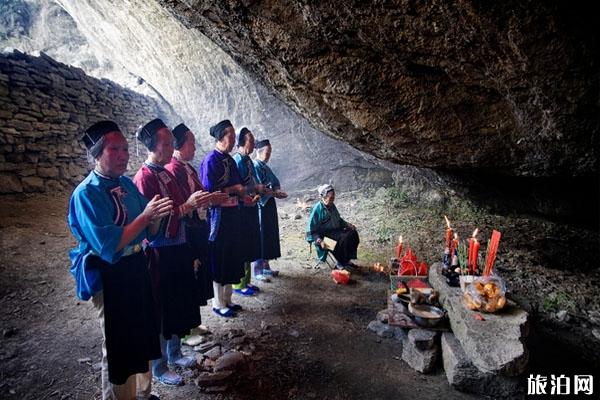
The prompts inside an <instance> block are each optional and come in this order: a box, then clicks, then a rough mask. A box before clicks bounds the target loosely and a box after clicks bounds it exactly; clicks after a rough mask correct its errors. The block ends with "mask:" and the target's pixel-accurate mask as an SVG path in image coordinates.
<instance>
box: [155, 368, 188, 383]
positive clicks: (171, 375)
mask: <svg viewBox="0 0 600 400" xmlns="http://www.w3.org/2000/svg"><path fill="white" fill-rule="evenodd" d="M155 379H156V380H157V381H158V382H160V383H162V384H163V385H167V386H179V385H182V384H183V378H182V377H181V375H179V374H178V373H175V372H173V371H167V372H165V373H164V374H162V375H160V376H157V377H155Z"/></svg>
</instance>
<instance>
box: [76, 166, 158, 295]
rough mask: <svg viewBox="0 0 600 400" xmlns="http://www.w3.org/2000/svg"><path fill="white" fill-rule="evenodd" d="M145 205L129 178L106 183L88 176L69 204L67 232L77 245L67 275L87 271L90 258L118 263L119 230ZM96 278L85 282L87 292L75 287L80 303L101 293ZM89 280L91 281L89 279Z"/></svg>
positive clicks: (94, 175)
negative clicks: (68, 229) (95, 256)
mask: <svg viewBox="0 0 600 400" xmlns="http://www.w3.org/2000/svg"><path fill="white" fill-rule="evenodd" d="M147 203H148V200H146V199H145V198H144V196H142V195H141V194H140V192H139V191H138V190H137V188H136V187H135V185H134V184H133V182H132V181H131V179H130V178H128V177H126V176H121V177H119V178H118V179H106V178H103V177H100V176H99V175H98V174H97V173H96V172H94V171H92V172H90V174H89V175H88V176H87V177H86V178H85V179H84V180H83V181H82V182H81V183H80V184H79V185H78V186H77V187H76V188H75V190H74V191H73V194H72V195H71V199H70V201H69V216H68V222H69V228H70V229H71V232H72V233H73V236H74V237H75V239H77V241H78V242H79V246H78V247H77V248H75V249H73V250H71V251H70V254H69V255H70V258H71V265H72V267H71V273H73V274H75V273H79V272H82V273H83V272H84V271H87V270H88V266H87V260H88V257H89V256H90V255H92V254H95V255H97V256H98V257H100V258H101V259H102V260H104V261H106V262H107V263H109V264H115V263H116V262H117V261H119V259H120V258H121V256H122V255H123V250H121V251H117V246H118V245H119V242H120V241H121V236H122V235H123V229H124V227H125V225H127V224H129V223H131V222H132V221H133V220H134V219H135V218H136V217H137V216H138V215H140V214H141V213H142V211H144V208H145V207H146V204H147ZM147 236H148V234H147V231H145V230H144V231H142V232H141V233H140V234H139V235H138V236H137V237H136V238H135V240H134V241H133V242H132V244H136V243H137V244H139V243H141V242H142V240H144V238H146V237H147ZM96 278H97V279H96V280H95V281H94V282H92V281H90V282H89V284H90V288H89V289H91V290H86V288H84V287H77V296H78V297H79V298H80V299H82V300H89V299H90V297H91V296H92V295H93V294H94V293H96V292H99V291H101V290H102V283H101V281H100V279H99V278H100V276H99V274H97V275H96ZM90 279H94V278H93V275H90Z"/></svg>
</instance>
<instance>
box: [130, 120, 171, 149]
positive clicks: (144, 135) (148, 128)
mask: <svg viewBox="0 0 600 400" xmlns="http://www.w3.org/2000/svg"><path fill="white" fill-rule="evenodd" d="M166 127H167V126H166V125H165V123H164V122H162V120H161V119H160V118H156V119H153V120H152V121H150V122H148V123H147V124H146V125H144V126H142V127H140V128H139V129H138V130H137V132H136V134H135V137H136V138H137V139H138V140H139V141H140V142H142V143H144V145H145V146H146V148H148V150H150V151H153V150H154V147H155V146H156V132H158V130H159V129H161V128H166Z"/></svg>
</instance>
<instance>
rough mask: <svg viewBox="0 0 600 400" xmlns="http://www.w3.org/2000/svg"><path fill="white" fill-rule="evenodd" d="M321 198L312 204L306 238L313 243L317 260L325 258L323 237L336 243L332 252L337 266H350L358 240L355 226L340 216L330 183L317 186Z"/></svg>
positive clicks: (354, 256) (325, 251)
mask: <svg viewBox="0 0 600 400" xmlns="http://www.w3.org/2000/svg"><path fill="white" fill-rule="evenodd" d="M319 195H320V196H321V200H320V201H319V202H318V203H317V204H315V205H314V207H313V208H312V211H311V212H310V217H309V218H308V223H307V225H306V240H307V241H308V242H310V243H314V245H315V247H316V249H317V255H318V257H319V260H321V261H326V260H327V251H328V250H326V249H325V245H324V242H323V240H324V238H326V237H327V238H330V239H333V240H335V241H336V242H337V243H336V245H335V248H334V249H333V251H332V253H333V256H334V257H335V259H336V260H337V265H336V266H337V267H338V268H344V267H346V266H350V265H351V264H350V260H353V259H356V257H357V254H356V250H357V248H358V244H359V242H360V240H359V237H358V232H357V231H356V227H355V226H354V225H352V224H351V223H349V222H346V221H344V220H343V219H342V217H341V216H340V213H339V211H338V209H337V207H336V206H335V204H334V201H335V190H334V189H333V186H331V185H322V186H319Z"/></svg>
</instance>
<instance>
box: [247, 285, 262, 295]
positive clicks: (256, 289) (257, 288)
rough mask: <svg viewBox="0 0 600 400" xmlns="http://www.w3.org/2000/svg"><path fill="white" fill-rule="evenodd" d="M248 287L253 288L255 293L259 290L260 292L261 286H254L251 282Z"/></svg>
mask: <svg viewBox="0 0 600 400" xmlns="http://www.w3.org/2000/svg"><path fill="white" fill-rule="evenodd" d="M246 287H247V288H248V289H252V291H253V292H254V293H258V292H260V288H259V287H258V286H254V285H253V284H251V283H249V284H248V285H246Z"/></svg>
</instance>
